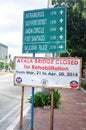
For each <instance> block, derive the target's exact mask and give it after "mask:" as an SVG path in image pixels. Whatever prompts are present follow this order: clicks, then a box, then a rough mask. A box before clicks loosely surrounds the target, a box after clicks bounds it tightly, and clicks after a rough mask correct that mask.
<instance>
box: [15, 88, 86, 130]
mask: <svg viewBox="0 0 86 130" xmlns="http://www.w3.org/2000/svg"><path fill="white" fill-rule="evenodd" d="M59 92H60V93H61V95H62V99H61V104H60V106H59V108H58V109H54V124H53V126H54V127H53V130H86V94H85V93H84V92H82V91H81V90H59ZM15 130H30V113H29V112H28V113H27V115H26V116H25V117H24V119H23V127H22V129H20V128H19V124H18V125H17V126H16V128H15ZM34 130H50V110H49V109H42V108H36V109H35V113H34Z"/></svg>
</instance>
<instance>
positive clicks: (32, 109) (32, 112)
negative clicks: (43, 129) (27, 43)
mask: <svg viewBox="0 0 86 130" xmlns="http://www.w3.org/2000/svg"><path fill="white" fill-rule="evenodd" d="M34 57H35V53H33V58H34ZM33 127H34V87H32V106H31V128H30V130H33V129H34V128H33Z"/></svg>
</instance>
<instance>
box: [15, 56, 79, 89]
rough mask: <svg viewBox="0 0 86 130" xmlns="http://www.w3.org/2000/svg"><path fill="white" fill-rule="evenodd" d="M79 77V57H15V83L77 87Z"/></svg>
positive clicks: (51, 86) (33, 85)
mask: <svg viewBox="0 0 86 130" xmlns="http://www.w3.org/2000/svg"><path fill="white" fill-rule="evenodd" d="M80 78H81V59H80V58H31V57H15V72H14V84H15V85H19V86H31V87H45V88H74V89H78V88H79V85H80Z"/></svg>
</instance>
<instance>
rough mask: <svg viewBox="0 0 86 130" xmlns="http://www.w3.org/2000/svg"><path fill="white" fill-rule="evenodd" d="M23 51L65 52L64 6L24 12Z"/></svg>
mask: <svg viewBox="0 0 86 130" xmlns="http://www.w3.org/2000/svg"><path fill="white" fill-rule="evenodd" d="M22 48H23V49H22V52H23V53H53V52H57V53H63V52H66V8H65V7H58V8H48V9H39V10H31V11H25V12H24V24H23V47H22Z"/></svg>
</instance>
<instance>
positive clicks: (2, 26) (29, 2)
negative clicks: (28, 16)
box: [0, 0, 48, 57]
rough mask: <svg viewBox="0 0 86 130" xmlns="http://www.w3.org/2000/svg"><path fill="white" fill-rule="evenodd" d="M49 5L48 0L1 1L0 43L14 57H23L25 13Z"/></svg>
mask: <svg viewBox="0 0 86 130" xmlns="http://www.w3.org/2000/svg"><path fill="white" fill-rule="evenodd" d="M47 5H48V0H0V43H2V44H5V45H7V46H8V54H11V56H12V57H14V56H21V55H22V37H23V12H24V11H26V10H34V9H42V8H47Z"/></svg>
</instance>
